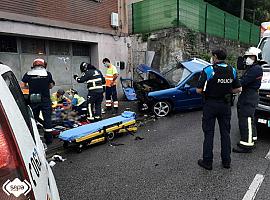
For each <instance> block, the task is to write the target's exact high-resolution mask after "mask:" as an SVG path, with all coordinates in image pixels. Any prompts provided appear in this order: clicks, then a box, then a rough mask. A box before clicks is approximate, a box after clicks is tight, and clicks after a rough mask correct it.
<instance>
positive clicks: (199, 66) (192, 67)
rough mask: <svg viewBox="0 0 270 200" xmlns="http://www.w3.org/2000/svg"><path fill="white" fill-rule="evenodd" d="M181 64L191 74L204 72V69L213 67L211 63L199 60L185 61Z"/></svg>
mask: <svg viewBox="0 0 270 200" xmlns="http://www.w3.org/2000/svg"><path fill="white" fill-rule="evenodd" d="M181 64H182V65H183V66H184V67H186V68H187V69H188V70H189V71H191V72H200V71H202V70H203V68H205V67H207V66H208V65H211V64H210V63H209V62H206V61H204V60H202V59H198V58H192V59H190V60H187V61H183V62H181Z"/></svg>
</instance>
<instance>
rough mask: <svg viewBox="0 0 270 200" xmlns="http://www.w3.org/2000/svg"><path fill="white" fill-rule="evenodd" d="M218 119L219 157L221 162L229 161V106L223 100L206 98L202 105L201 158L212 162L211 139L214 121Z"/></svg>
mask: <svg viewBox="0 0 270 200" xmlns="http://www.w3.org/2000/svg"><path fill="white" fill-rule="evenodd" d="M216 119H217V120H218V124H219V130H220V136H221V159H222V162H223V163H230V162H231V157H230V154H231V139H230V129H231V124H230V121H231V106H230V104H229V103H226V102H225V100H217V99H207V100H206V101H205V104H204V107H203V119H202V128H203V132H204V143H203V160H204V162H205V163H207V164H212V162H213V141H214V131H215V122H216Z"/></svg>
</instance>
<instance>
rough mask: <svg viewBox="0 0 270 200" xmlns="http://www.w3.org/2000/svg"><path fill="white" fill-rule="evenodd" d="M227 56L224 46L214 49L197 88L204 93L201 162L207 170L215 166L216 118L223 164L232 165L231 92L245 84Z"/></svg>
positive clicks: (225, 166) (238, 89) (227, 166)
mask: <svg viewBox="0 0 270 200" xmlns="http://www.w3.org/2000/svg"><path fill="white" fill-rule="evenodd" d="M226 56H227V55H226V53H225V51H223V50H214V51H212V57H211V63H212V65H209V66H207V67H205V68H204V69H203V71H202V73H201V76H200V79H199V82H198V85H197V89H196V90H197V92H198V93H201V94H204V96H205V102H204V106H203V117H202V129H203V132H204V142H203V159H200V160H198V165H199V166H200V167H203V168H205V169H207V170H212V163H213V139H214V130H215V121H216V119H217V121H218V123H219V127H220V128H219V130H220V135H221V159H222V165H223V167H224V168H230V164H231V157H230V154H231V139H230V128H231V125H230V121H231V104H230V103H231V93H239V92H240V91H241V89H242V88H241V85H240V82H239V80H238V78H237V74H236V70H235V69H234V68H233V67H231V66H229V65H228V64H226V63H225V62H224V60H225V59H226Z"/></svg>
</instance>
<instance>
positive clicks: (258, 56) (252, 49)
mask: <svg viewBox="0 0 270 200" xmlns="http://www.w3.org/2000/svg"><path fill="white" fill-rule="evenodd" d="M248 56H256V59H257V61H260V60H261V59H262V51H261V50H260V49H259V48H256V47H250V48H249V49H248V50H247V51H246V52H245V55H244V57H248Z"/></svg>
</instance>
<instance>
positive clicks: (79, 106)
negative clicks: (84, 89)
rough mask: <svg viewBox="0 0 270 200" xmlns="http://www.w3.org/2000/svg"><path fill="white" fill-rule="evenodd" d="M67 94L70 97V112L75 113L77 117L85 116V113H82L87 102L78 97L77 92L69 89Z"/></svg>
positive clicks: (85, 109) (85, 108)
mask: <svg viewBox="0 0 270 200" xmlns="http://www.w3.org/2000/svg"><path fill="white" fill-rule="evenodd" d="M68 93H70V95H71V97H72V98H71V99H72V100H71V106H72V110H75V111H77V112H78V114H79V115H83V114H86V113H87V112H84V111H87V101H86V100H85V99H84V98H83V97H82V96H79V94H78V92H77V90H74V89H70V90H69V91H68Z"/></svg>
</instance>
